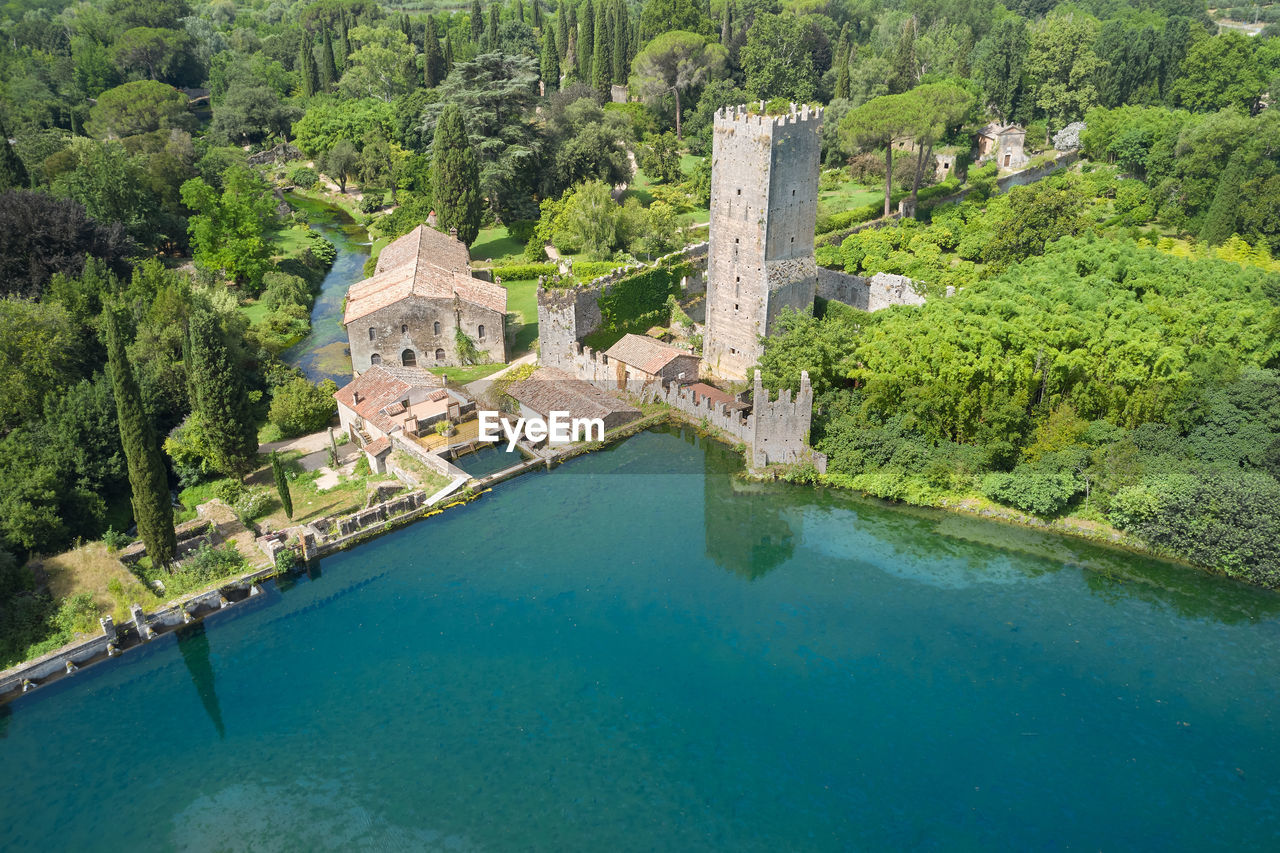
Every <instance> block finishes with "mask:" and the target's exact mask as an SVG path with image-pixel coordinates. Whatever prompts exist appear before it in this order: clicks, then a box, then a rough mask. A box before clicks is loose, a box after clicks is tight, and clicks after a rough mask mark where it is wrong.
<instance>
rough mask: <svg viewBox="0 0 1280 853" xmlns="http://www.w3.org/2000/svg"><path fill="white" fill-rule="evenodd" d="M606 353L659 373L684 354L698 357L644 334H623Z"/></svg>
mask: <svg viewBox="0 0 1280 853" xmlns="http://www.w3.org/2000/svg"><path fill="white" fill-rule="evenodd" d="M605 355H607V356H609V358H610V359H616V360H617V361H620V362H622V363H623V364H629V365H631V366H632V367H635V368H639V369H640V370H643V371H644V372H645V373H657V372H658V371H659V370H662V368H664V367H666V366H667V365H668V364H670V363H671V362H672V361H673V360H674V359H677V358H679V357H680V356H682V355H685V356H689V357H690V358H697V356H696V355H694V354H693V353H691V352H689V351H688V350H682V349H679V348H677V347H673V346H669V345H668V344H664V343H663V342H662V341H655V340H654V339H653V338H646V337H645V336H644V335H623V336H622V340H620V341H618V342H617V343H616V344H614V345H613V346H611V347H609V349H608V351H607V352H606V353H605Z"/></svg>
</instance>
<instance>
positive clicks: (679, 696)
mask: <svg viewBox="0 0 1280 853" xmlns="http://www.w3.org/2000/svg"><path fill="white" fill-rule="evenodd" d="M735 464H736V463H735V462H734V459H733V457H732V456H731V455H730V454H729V452H728V451H727V450H726V449H725V448H723V447H720V446H718V445H714V444H713V445H710V446H705V445H703V444H701V443H700V442H699V441H698V440H697V439H695V438H694V437H692V436H691V435H689V434H681V433H676V432H656V433H645V434H642V435H640V436H637V437H635V438H633V439H631V440H629V441H627V442H626V443H624V444H622V445H620V446H618V447H616V448H614V449H612V450H610V451H605V452H600V453H595V454H591V455H589V456H586V457H583V458H581V459H579V460H575V461H573V462H571V463H569V464H567V465H565V466H563V467H562V468H558V469H556V470H554V471H551V472H549V473H547V472H539V473H533V474H528V475H525V476H523V477H521V478H519V479H517V480H514V481H511V482H510V483H507V484H504V485H503V486H501V487H500V488H498V489H495V490H494V491H493V492H492V493H490V494H487V495H485V496H484V497H483V498H481V499H480V500H478V501H476V502H475V503H473V504H470V505H468V506H467V507H466V508H461V509H458V510H454V511H452V512H450V513H447V514H446V515H443V516H439V517H437V518H435V519H432V520H429V521H426V522H423V523H420V524H417V525H414V526H412V527H409V528H406V529H404V530H401V531H399V532H396V533H393V534H390V535H388V536H385V537H382V538H380V539H378V540H376V541H375V542H373V543H371V544H369V545H365V546H361V547H360V548H358V549H356V550H353V551H350V552H348V553H346V554H343V555H339V556H336V557H332V558H329V559H326V560H324V561H323V562H322V564H321V565H320V566H319V570H318V571H317V572H316V573H315V576H314V577H311V578H307V577H303V578H299V579H297V580H296V581H293V582H290V583H287V584H285V585H283V587H282V588H280V589H276V588H269V589H268V592H267V594H266V595H263V596H259V597H258V598H256V599H254V600H253V601H251V602H250V603H248V604H246V605H244V606H242V607H237V608H234V609H232V610H231V611H228V612H226V613H224V614H220V615H218V616H215V617H213V618H212V619H211V620H209V623H208V631H207V633H206V632H199V631H197V632H194V633H191V634H189V635H187V636H186V637H184V638H182V639H177V638H175V637H174V636H172V635H169V636H165V637H163V638H161V639H159V640H157V641H155V642H154V643H152V644H151V645H150V646H148V647H146V648H145V649H142V650H137V651H133V652H130V653H129V654H127V655H124V656H123V657H122V658H120V659H117V660H116V661H113V662H111V663H109V664H105V665H102V666H98V667H94V668H92V669H87V670H84V671H82V672H80V673H78V674H76V675H75V676H73V677H72V678H70V679H67V680H65V681H63V682H60V683H57V684H54V685H50V686H49V687H46V688H41V689H40V690H38V691H36V692H35V693H33V694H30V695H28V696H26V697H23V698H21V699H19V700H17V701H16V702H14V703H12V704H11V705H9V706H6V712H7V715H6V717H5V718H4V719H3V721H0V726H3V729H2V731H3V735H4V736H3V738H0V762H3V767H4V775H5V782H4V789H3V791H4V793H3V797H2V798H0V838H3V839H4V845H5V847H6V849H15V850H20V849H41V850H44V849H51V848H54V849H75V850H89V849H92V850H135V851H136V850H162V849H172V848H189V849H244V848H251V849H255V850H275V849H279V850H308V849H317V848H325V847H327V848H342V849H370V848H378V849H451V850H471V849H490V850H516V849H518V850H528V849H536V850H699V849H702V850H710V849H715V850H845V849H881V850H884V849H890V850H899V849H915V848H925V849H948V850H951V849H966V850H989V849H1016V850H1024V849H1063V850H1065V849H1069V848H1088V849H1133V848H1148V849H1161V850H1203V849H1214V848H1216V849H1267V848H1270V849H1275V847H1276V845H1277V832H1278V830H1280V816H1278V815H1277V811H1276V808H1277V805H1278V797H1280V731H1278V730H1277V726H1276V725H1275V723H1276V721H1275V715H1274V712H1273V710H1272V709H1273V708H1275V707H1276V685H1277V678H1276V676H1277V667H1278V664H1277V661H1278V660H1280V654H1278V652H1280V630H1278V628H1280V599H1278V598H1277V596H1275V595H1273V594H1270V593H1265V592H1261V591H1257V590H1253V589H1248V588H1245V587H1241V586H1238V585H1236V584H1233V583H1228V582H1226V581H1223V580H1219V579H1214V578H1208V577H1203V576H1200V575H1198V574H1195V573H1193V572H1190V571H1187V570H1183V569H1179V568H1177V567H1169V566H1163V565H1160V564H1156V563H1151V562H1148V561H1144V560H1140V559H1137V558H1133V557H1129V556H1126V555H1120V554H1116V553H1113V552H1108V551H1104V550H1101V549H1096V548H1093V547H1091V546H1088V545H1084V544H1079V543H1074V542H1069V541H1065V540H1055V539H1051V538H1047V537H1042V536H1040V535H1038V534H1034V533H1030V532H1025V531H1021V530H1018V529H1013V528H1008V527H999V526H992V525H987V524H983V523H980V522H978V521H973V520H967V519H962V518H957V517H952V516H946V515H939V514H934V513H927V512H904V511H899V510H894V509H889V508H884V507H881V506H879V505H877V504H873V503H868V502H862V501H857V500H854V499H851V498H848V497H845V496H836V495H831V494H818V493H814V492H812V491H809V490H802V489H787V488H783V487H778V488H774V487H761V486H750V487H749V486H745V485H743V484H739V483H736V482H734V481H733V480H732V479H731V478H730V472H731V471H732V469H733V468H734V466H735Z"/></svg>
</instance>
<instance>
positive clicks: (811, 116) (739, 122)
mask: <svg viewBox="0 0 1280 853" xmlns="http://www.w3.org/2000/svg"><path fill="white" fill-rule="evenodd" d="M757 103H758V104H759V106H758V107H757V106H756V105H755V104H738V105H737V106H734V107H721V108H720V109H718V110H716V114H715V121H714V125H715V129H716V130H719V129H720V128H721V127H724V128H726V129H728V128H732V127H743V128H751V129H760V128H765V127H769V128H773V127H782V126H785V125H789V124H793V125H794V124H808V123H809V122H817V124H818V125H819V126H821V124H822V113H823V108H822V107H811V106H809V105H808V104H795V103H793V104H792V105H791V109H790V111H788V112H786V113H783V114H782V115H766V114H765V112H764V102H763V101H759V102H757Z"/></svg>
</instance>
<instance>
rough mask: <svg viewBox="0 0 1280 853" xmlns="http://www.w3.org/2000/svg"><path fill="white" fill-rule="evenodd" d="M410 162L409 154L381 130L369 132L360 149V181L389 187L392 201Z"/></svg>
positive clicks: (365, 183) (364, 183) (367, 184)
mask: <svg viewBox="0 0 1280 853" xmlns="http://www.w3.org/2000/svg"><path fill="white" fill-rule="evenodd" d="M408 164H409V154H408V152H407V151H405V150H404V149H403V148H401V147H400V146H399V145H396V144H395V143H394V142H391V141H389V140H388V139H387V138H386V137H385V136H383V135H382V133H381V132H379V131H374V132H372V133H370V134H369V136H368V138H367V139H366V140H365V143H364V148H363V149H362V150H361V151H360V181H361V182H362V184H363V185H364V186H365V187H379V188H383V187H385V188H389V189H390V190H391V202H392V203H393V204H394V203H395V201H396V193H397V191H398V187H399V184H400V181H401V179H402V178H403V177H404V175H405V170H406V168H407V167H408Z"/></svg>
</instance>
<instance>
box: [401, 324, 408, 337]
mask: <svg viewBox="0 0 1280 853" xmlns="http://www.w3.org/2000/svg"><path fill="white" fill-rule="evenodd" d="M408 333H409V324H408V323H401V324H400V334H402V335H405V334H408Z"/></svg>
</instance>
